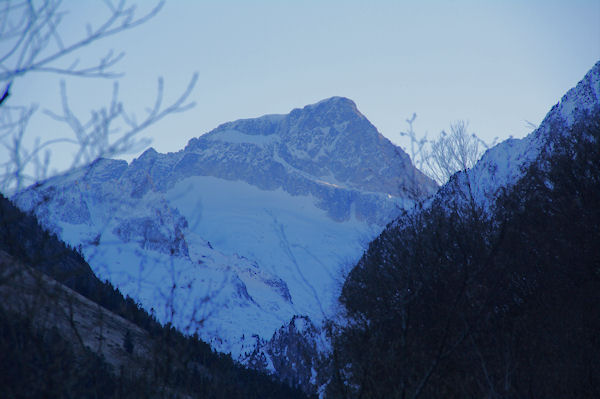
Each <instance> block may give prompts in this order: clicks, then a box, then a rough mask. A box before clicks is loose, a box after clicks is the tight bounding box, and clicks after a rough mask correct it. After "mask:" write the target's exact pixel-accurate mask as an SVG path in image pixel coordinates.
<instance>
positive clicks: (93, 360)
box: [0, 196, 305, 398]
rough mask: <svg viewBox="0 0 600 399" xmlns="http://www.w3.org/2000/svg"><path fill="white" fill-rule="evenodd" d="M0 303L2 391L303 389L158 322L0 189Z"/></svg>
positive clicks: (61, 394) (100, 394)
mask: <svg viewBox="0 0 600 399" xmlns="http://www.w3.org/2000/svg"><path fill="white" fill-rule="evenodd" d="M56 282H59V283H61V284H57V283H56ZM63 284H64V285H63ZM66 287H69V288H70V289H73V290H74V291H76V292H77V293H78V294H76V293H74V292H73V291H71V290H70V289H69V288H66ZM79 294H81V295H82V296H80V295H79ZM84 297H85V298H84ZM0 303H1V304H2V305H1V306H0V397H15V398H16V397H27V398H30V397H40V398H42V397H43V398H47V397H54V398H73V397H77V398H88V397H89V398H92V397H93V398H123V397H131V398H136V397H201V398H295V397H298V398H300V397H305V395H304V394H303V393H302V392H301V391H300V390H298V389H294V388H290V387H289V386H287V385H285V384H283V383H280V382H276V381H275V380H274V379H273V378H272V377H270V376H267V375H265V374H262V373H259V372H256V371H252V370H248V369H245V368H244V367H242V366H240V365H238V364H236V363H235V362H233V361H232V359H231V357H230V356H229V355H224V354H219V353H216V352H213V351H212V349H211V348H210V346H209V345H208V344H206V343H204V342H202V341H201V340H199V339H198V338H197V336H184V335H183V334H181V333H180V332H178V331H177V330H175V329H174V328H173V327H172V326H169V325H167V326H161V325H160V324H159V323H158V322H157V321H156V320H155V319H154V317H152V316H150V315H149V314H148V313H147V312H146V311H145V310H143V309H142V308H141V307H140V306H139V305H138V304H136V303H135V302H134V301H133V300H132V299H131V298H129V297H127V298H124V297H123V296H122V295H121V293H120V292H119V291H118V290H117V289H115V288H114V287H113V286H112V285H111V284H110V283H107V282H104V283H103V282H101V281H100V280H98V279H97V278H96V276H95V275H94V274H93V272H92V270H91V269H90V267H89V266H88V265H87V263H86V262H85V260H84V259H83V258H82V256H81V255H80V254H79V253H78V252H76V251H74V250H72V249H71V248H68V247H67V246H65V244H64V243H62V242H61V241H59V240H58V239H57V238H56V237H55V236H54V235H52V234H49V233H48V232H46V231H44V230H43V229H41V228H40V227H39V226H38V223H37V220H36V219H35V217H33V216H31V215H27V214H24V213H22V212H21V211H20V210H18V209H17V208H16V207H14V206H13V204H11V203H10V201H8V200H7V199H6V198H5V197H3V196H0ZM88 325H89V326H88ZM90 326H91V327H90ZM115 334H118V336H117V337H116V338H115V336H114V335H115ZM103 335H104V336H103ZM115 340H116V342H117V345H116V347H115V345H114V343H115ZM90 342H98V346H95V345H90V344H89V343H90ZM103 345H104V347H103ZM111 345H112V347H110V348H107V346H111Z"/></svg>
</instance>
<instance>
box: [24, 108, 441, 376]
mask: <svg viewBox="0 0 600 399" xmlns="http://www.w3.org/2000/svg"><path fill="white" fill-rule="evenodd" d="M435 190H436V186H435V184H434V183H433V182H432V181H431V180H429V179H427V178H426V177H425V176H424V175H422V174H421V172H419V171H418V170H416V169H415V168H413V167H412V165H411V163H410V160H409V158H408V156H407V155H406V154H405V153H404V152H403V151H402V150H401V149H400V148H398V147H396V146H394V145H393V144H392V143H391V142H389V140H387V139H386V138H384V137H383V136H382V135H381V134H380V133H379V132H377V129H376V128H375V127H374V126H373V125H372V124H371V123H370V122H369V121H368V120H367V119H366V118H365V117H364V116H363V115H362V114H361V113H360V112H359V111H358V110H357V108H356V105H355V104H354V103H353V102H352V101H350V100H348V99H345V98H340V97H334V98H331V99H328V100H324V101H321V102H319V103H317V104H313V105H309V106H306V107H304V108H302V109H296V110H293V111H292V112H291V113H289V114H287V115H267V116H264V117H261V118H256V119H247V120H240V121H236V122H230V123H226V124H223V125H221V126H219V127H218V128H216V129H215V130H213V131H211V132H209V133H207V134H205V135H202V136H200V137H198V138H194V139H192V140H190V141H189V143H188V145H187V146H186V148H185V149H183V150H181V151H179V152H177V153H168V154H160V153H158V152H156V151H155V150H153V149H149V150H147V151H146V152H144V154H142V155H141V156H140V157H139V158H137V159H135V160H134V161H133V162H131V163H130V164H127V162H125V161H119V160H108V159H100V160H98V161H96V162H94V163H93V164H91V165H89V166H88V167H85V168H81V169H78V170H75V171H71V172H70V173H67V174H65V175H62V176H58V177H55V178H52V179H50V180H48V181H45V182H42V183H40V184H37V185H36V186H32V187H30V188H29V189H27V190H25V191H24V192H22V193H20V194H18V195H17V196H16V197H15V200H16V203H17V204H18V205H19V207H21V208H22V209H25V210H28V211H32V212H35V214H36V215H37V216H38V218H39V220H40V221H41V223H42V224H43V225H44V226H45V227H47V228H49V229H51V230H52V231H54V232H56V233H57V234H58V235H59V236H60V237H61V238H62V239H64V240H66V241H67V242H68V243H69V244H71V245H72V246H74V247H77V248H81V251H82V252H83V254H84V255H85V257H86V259H88V260H89V263H90V265H91V266H92V268H93V269H94V272H95V273H96V274H98V275H99V276H100V277H101V278H103V279H108V280H110V281H111V282H113V283H114V284H115V285H117V286H118V287H119V288H120V289H121V291H122V292H124V293H125V294H129V295H130V296H132V297H133V298H135V299H136V300H138V301H140V303H141V304H142V305H144V307H145V308H146V309H148V310H151V311H153V312H154V313H155V315H156V316H157V317H158V318H159V319H160V320H161V321H162V322H171V323H173V324H174V325H176V326H177V327H178V328H180V329H181V330H184V331H187V332H196V331H197V332H198V333H199V334H200V335H201V336H202V338H204V339H205V340H207V341H210V342H211V343H212V344H213V346H214V347H215V348H216V349H219V350H222V351H226V352H232V355H233V356H234V358H240V359H242V358H243V357H244V353H246V352H252V351H253V350H254V349H256V342H257V341H256V339H255V338H252V337H253V335H255V336H256V337H258V338H259V340H262V341H261V342H267V341H269V340H272V339H275V338H274V335H273V334H274V333H276V332H277V331H279V329H280V328H281V326H282V325H285V326H289V323H290V320H292V323H295V321H298V320H304V319H293V316H294V315H304V316H303V317H306V318H307V319H306V320H307V323H308V322H310V323H314V324H315V325H317V326H318V325H319V324H320V323H321V321H322V320H323V319H324V317H326V316H327V315H328V314H329V313H331V309H332V305H333V304H334V303H335V298H336V297H337V290H338V286H339V282H340V281H341V280H342V279H343V275H344V267H345V266H347V265H350V264H352V263H353V262H354V261H355V260H356V259H357V258H358V257H359V256H360V254H361V253H362V251H363V248H364V245H366V244H367V243H368V241H369V240H370V239H371V238H372V237H374V236H375V235H376V234H378V233H379V232H380V231H381V229H383V227H384V226H385V225H386V224H387V223H388V222H389V221H390V220H392V219H393V218H394V217H395V216H397V215H398V214H399V212H400V211H401V210H402V209H404V208H407V207H410V206H411V205H412V204H413V203H414V201H415V200H417V199H418V198H417V197H416V196H415V193H426V194H427V193H428V194H431V193H433V192H434V191H435ZM309 319H310V320H309ZM294 325H295V324H294ZM282 339H283V338H281V339H275V341H277V342H279V344H283V341H281V340H282ZM275 341H273V342H274V343H273V345H272V346H271V347H270V348H271V349H269V350H270V352H269V351H267V352H265V351H262V352H264V353H265V354H266V355H267V356H268V357H269V359H271V360H270V364H271V366H272V367H270V369H272V370H273V371H278V372H280V373H283V374H285V373H287V371H285V372H284V371H283V370H284V369H285V367H288V366H289V367H292V366H290V364H291V363H286V362H287V361H284V360H281V359H283V358H282V356H283V352H281V350H276V349H275V347H277V346H278V345H279V344H275ZM280 341H281V342H280ZM286 342H287V341H286ZM286 345H288V344H286ZM307 345H308V344H307ZM310 345H312V344H310ZM288 346H289V345H288ZM299 356H300V355H299ZM278 359H279V360H278ZM283 364H288V366H285V367H284V366H283ZM293 364H295V365H296V366H298V367H300V366H299V365H300V364H301V362H299V361H296V362H295V363H293ZM296 366H294V367H296ZM302 367H304V366H302ZM307 367H308V366H307Z"/></svg>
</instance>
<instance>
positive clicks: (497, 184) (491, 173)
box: [436, 61, 600, 209]
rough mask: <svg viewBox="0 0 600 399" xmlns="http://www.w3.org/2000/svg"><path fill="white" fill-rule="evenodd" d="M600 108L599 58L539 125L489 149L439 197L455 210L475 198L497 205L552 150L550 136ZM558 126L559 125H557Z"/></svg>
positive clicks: (482, 203) (454, 178) (441, 191)
mask: <svg viewBox="0 0 600 399" xmlns="http://www.w3.org/2000/svg"><path fill="white" fill-rule="evenodd" d="M598 109H600V61H599V62H597V63H596V64H595V65H594V66H593V67H592V68H591V69H590V70H589V71H588V72H587V73H586V75H585V76H584V78H583V79H582V80H581V81H580V82H579V83H578V84H577V85H576V86H575V87H574V88H572V89H571V90H569V91H568V92H567V93H566V94H565V95H564V96H563V97H562V99H561V100H560V102H558V103H557V104H556V105H554V106H553V107H552V109H551V110H550V111H549V112H548V114H547V115H546V117H545V118H544V120H543V121H542V123H541V124H540V125H539V127H538V128H537V129H536V130H534V131H533V132H532V133H530V134H529V135H528V136H526V137H524V138H522V139H514V138H510V139H508V140H505V141H503V142H501V143H499V144H498V145H496V146H494V147H493V148H490V149H489V150H487V151H486V152H485V154H483V156H482V157H481V159H480V160H479V161H478V162H477V164H475V166H474V167H473V168H472V169H470V170H468V171H467V172H459V173H457V174H455V175H454V176H453V177H452V179H450V182H448V183H447V184H446V185H444V186H443V187H441V188H440V190H439V191H438V192H437V193H436V198H437V199H438V200H439V201H441V202H442V203H446V204H448V206H449V207H450V208H454V209H456V206H455V204H453V203H454V202H455V201H457V202H462V201H470V200H471V196H472V199H473V201H474V202H475V203H476V204H477V205H478V206H480V207H482V208H483V209H486V208H488V207H489V206H492V205H493V204H494V200H495V199H496V198H497V196H498V194H499V193H500V192H501V191H502V190H503V189H504V188H508V187H510V186H511V185H513V184H514V183H516V182H517V181H518V179H519V178H520V177H522V176H523V170H524V168H526V167H527V166H528V165H530V164H531V163H532V162H533V161H535V160H536V158H537V157H538V156H539V155H540V153H541V151H552V148H550V147H551V144H550V141H551V140H550V139H551V135H552V134H557V133H556V132H561V131H568V128H570V127H571V126H572V125H573V124H574V123H575V122H576V121H577V120H579V119H582V118H584V117H585V116H584V115H585V114H586V113H590V114H591V113H593V112H594V111H597V110H598ZM557 127H559V128H557Z"/></svg>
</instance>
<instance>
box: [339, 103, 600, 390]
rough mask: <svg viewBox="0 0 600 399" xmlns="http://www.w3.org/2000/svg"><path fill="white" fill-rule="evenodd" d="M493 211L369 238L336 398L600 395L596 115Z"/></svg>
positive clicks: (349, 313)
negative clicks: (371, 240) (374, 238)
mask: <svg viewBox="0 0 600 399" xmlns="http://www.w3.org/2000/svg"><path fill="white" fill-rule="evenodd" d="M545 148H546V151H545V152H544V153H542V154H541V155H540V157H539V158H538V160H537V161H536V162H534V163H533V164H532V165H531V166H530V167H529V168H528V169H527V170H526V172H525V174H524V176H523V178H521V180H520V181H519V182H518V183H517V184H516V185H514V186H513V187H511V188H509V189H507V190H506V191H505V192H504V194H502V195H501V196H500V198H499V199H498V200H497V201H496V205H495V208H494V209H491V210H486V211H484V210H483V209H480V208H478V207H477V206H476V205H474V204H473V203H471V204H469V205H463V206H461V207H460V208H454V209H448V206H447V203H444V201H443V200H441V199H440V198H439V197H438V199H437V200H436V201H434V203H433V205H432V206H431V207H428V208H427V209H426V210H423V211H421V212H417V213H415V214H412V215H410V216H409V215H406V216H405V217H403V218H400V219H399V220H398V221H397V222H395V223H394V224H391V225H390V226H388V228H387V229H386V230H385V231H384V232H383V233H382V234H381V236H380V237H379V238H378V239H376V240H375V241H373V242H372V243H371V245H370V247H369V249H368V251H367V252H366V253H365V255H364V256H363V257H362V259H361V260H360V262H359V263H358V265H357V266H356V267H355V268H354V269H353V270H352V272H351V273H350V275H349V276H348V278H347V280H346V282H345V284H344V287H343V291H342V294H341V298H340V301H341V303H342V305H343V307H344V310H345V315H346V317H347V320H348V324H347V325H342V326H338V330H337V333H336V334H335V335H334V351H333V363H334V364H335V365H336V367H335V368H337V369H338V370H339V371H338V372H337V373H336V375H335V376H334V378H333V380H332V381H333V382H332V383H331V384H330V386H329V391H330V394H331V396H334V397H369V398H416V397H421V398H440V397H443V398H484V397H487V398H525V397H527V398H548V397H553V398H574V397H578V398H583V397H590V398H591V397H600V206H599V204H600V112H598V110H596V111H595V112H593V113H591V114H585V115H582V116H581V117H580V118H579V122H577V123H575V125H574V126H573V127H572V128H569V129H566V128H564V127H561V126H560V125H559V124H557V125H556V126H555V128H554V131H553V132H552V134H550V135H549V136H548V142H547V143H546V145H545Z"/></svg>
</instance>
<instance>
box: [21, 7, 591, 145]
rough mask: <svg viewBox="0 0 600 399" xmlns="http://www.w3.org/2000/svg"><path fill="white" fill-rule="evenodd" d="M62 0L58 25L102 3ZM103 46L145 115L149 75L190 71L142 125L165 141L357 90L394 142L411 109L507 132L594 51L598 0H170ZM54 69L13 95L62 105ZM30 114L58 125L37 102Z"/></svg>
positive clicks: (51, 127)
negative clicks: (182, 106) (181, 100)
mask: <svg viewBox="0 0 600 399" xmlns="http://www.w3.org/2000/svg"><path fill="white" fill-rule="evenodd" d="M64 3H65V4H64V5H65V8H67V9H71V10H72V13H71V14H70V16H68V17H67V18H66V19H65V22H64V29H65V35H66V37H67V38H68V37H69V36H71V35H80V34H82V33H83V32H84V26H85V24H84V23H85V21H87V20H91V21H92V23H93V22H94V17H95V16H98V15H101V9H102V5H100V6H97V5H94V4H95V3H94V2H92V1H87V0H86V1H74V0H70V1H67V0H65V2H64ZM149 4H150V2H148V1H143V2H142V4H141V5H142V6H144V7H145V6H147V5H149ZM98 7H100V8H98ZM72 37H75V36H72ZM110 48H114V49H115V50H117V51H119V50H123V51H125V52H126V57H125V59H124V60H123V61H122V62H121V63H120V64H119V65H118V66H117V68H116V69H117V70H118V71H122V72H124V73H125V77H123V78H122V79H120V85H121V94H122V98H123V100H124V102H125V104H126V106H127V107H128V108H129V109H130V110H132V111H133V110H135V111H136V112H137V113H138V114H140V115H141V113H142V112H143V109H144V107H146V106H150V105H152V102H153V98H154V93H155V87H156V78H157V77H158V76H163V77H164V79H165V84H166V90H167V91H166V96H167V100H168V99H169V98H173V97H175V96H176V95H177V94H178V93H180V92H181V91H182V90H183V89H184V87H185V85H186V83H187V80H188V79H189V77H190V76H191V75H192V73H193V72H194V71H197V72H199V81H198V85H197V87H196V89H195V91H194V93H193V95H192V98H193V100H194V101H196V103H197V105H196V107H195V108H194V109H192V110H190V111H188V112H186V113H184V114H177V115H173V116H171V117H169V118H168V119H165V120H163V121H162V122H160V123H159V124H157V125H156V126H154V127H152V128H151V129H149V130H148V131H147V132H146V133H147V136H149V137H151V138H152V140H153V143H152V146H154V147H155V148H156V149H157V150H158V151H160V152H167V151H176V150H179V149H181V148H183V147H184V146H185V144H186V143H187V141H188V140H189V139H190V138H192V137H195V136H199V135H200V134H202V133H205V132H207V131H209V130H211V129H213V128H214V127H216V126H217V125H219V124H220V123H223V122H227V121H230V120H235V119H239V118H249V117H256V116H260V115H264V114H268V113H287V112H289V111H290V110H291V109H293V108H297V107H302V106H304V105H306V104H310V103H314V102H317V101H319V100H321V99H323V98H326V97H331V96H345V97H349V98H351V99H352V100H354V101H355V102H356V104H357V106H358V108H359V110H361V111H362V113H363V114H364V115H365V116H366V117H367V118H369V120H370V121H371V122H372V123H373V124H374V125H375V126H376V127H377V128H378V129H379V131H380V132H381V133H382V134H384V135H385V136H386V137H388V138H389V139H390V140H392V141H393V142H395V143H397V144H401V145H404V144H405V143H404V142H403V141H402V140H401V138H400V135H399V132H400V131H401V130H403V129H405V127H406V123H405V119H406V118H407V117H409V116H410V115H411V114H412V113H413V112H416V113H417V114H418V118H417V120H416V123H415V128H416V130H417V131H418V132H420V133H425V132H428V133H429V134H430V135H432V134H437V133H439V131H440V130H442V129H444V128H447V127H448V126H449V124H450V123H451V122H453V121H455V120H457V119H465V120H468V121H469V122H470V128H471V130H472V131H474V132H476V133H477V134H478V135H480V136H481V137H483V138H485V139H487V140H491V139H492V138H493V137H495V136H498V137H500V139H504V138H507V137H508V136H509V135H514V136H515V137H522V136H524V135H525V134H527V133H528V132H529V130H530V129H529V128H527V127H526V123H525V120H529V121H531V122H533V123H536V124H538V123H539V122H540V121H541V120H542V118H543V117H544V115H545V114H546V112H548V110H549V109H550V107H551V106H552V105H553V104H555V103H556V102H557V101H558V100H559V99H560V97H561V96H562V95H563V94H564V93H565V92H566V91H567V90H568V89H569V88H571V87H573V86H574V85H575V84H576V83H577V82H578V81H579V80H580V79H581V78H582V77H583V75H584V74H585V73H586V72H587V70H588V69H590V68H591V67H592V66H593V64H594V63H595V62H596V61H598V60H599V59H600V1H591V0H569V1H567V0H565V1H552V0H544V1H537V0H536V1H376V0H372V1H349V0H346V1H301V2H300V1H183V0H179V1H177V0H171V1H169V2H167V4H166V6H165V8H164V9H163V10H162V11H161V13H160V14H159V15H158V16H157V17H156V18H155V19H153V20H151V21H149V22H148V23H147V24H145V25H143V26H141V27H139V28H138V29H136V30H134V31H130V32H126V33H124V34H121V35H119V36H117V37H114V38H109V39H107V40H105V41H103V42H101V43H98V44H97V45H95V46H93V47H91V48H89V49H86V52H85V53H84V54H82V55H81V56H80V58H81V59H82V60H85V59H86V57H91V59H92V60H96V59H97V58H99V57H100V56H101V55H102V54H103V52H104V51H105V50H107V49H110ZM58 80H59V78H57V77H54V76H49V75H38V76H29V77H26V78H23V79H20V80H19V81H16V82H15V85H14V87H13V93H14V96H13V97H14V99H12V100H11V101H20V102H29V101H35V102H37V103H39V104H40V108H42V109H43V108H49V109H52V110H55V111H58V110H59V109H58V106H57V105H56V104H58V99H59V96H58ZM111 84H112V83H111V82H97V81H81V80H75V79H70V80H69V81H68V87H69V92H70V98H71V102H72V103H74V104H75V105H76V109H78V110H79V111H80V112H82V115H83V114H84V113H85V112H87V110H88V109H89V108H90V107H93V106H98V105H101V104H105V103H107V102H108V100H109V99H110V96H109V94H110V88H111ZM32 127H33V128H34V130H35V133H36V132H37V131H42V130H43V131H44V132H45V133H44V134H46V135H47V137H51V136H54V135H60V134H63V133H61V128H63V127H62V126H60V125H57V124H56V123H54V122H51V121H49V120H48V118H47V117H45V116H44V115H42V114H41V113H39V115H38V116H37V117H36V120H35V121H34V122H33V124H32ZM32 133H34V132H32Z"/></svg>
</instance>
